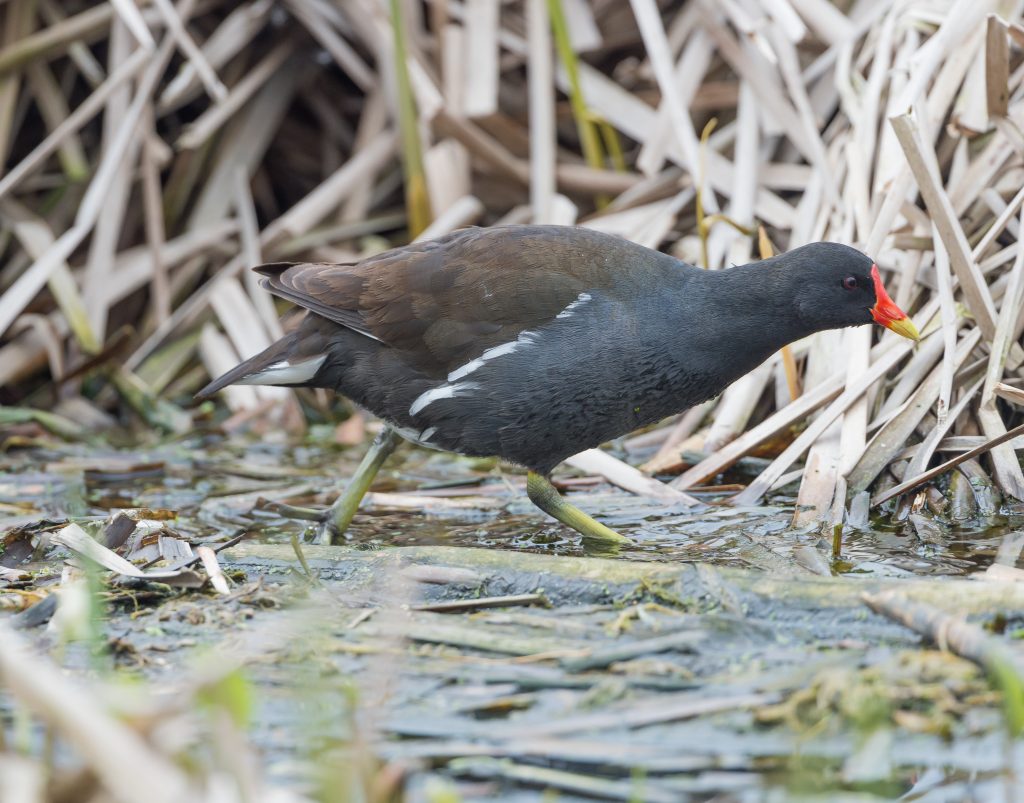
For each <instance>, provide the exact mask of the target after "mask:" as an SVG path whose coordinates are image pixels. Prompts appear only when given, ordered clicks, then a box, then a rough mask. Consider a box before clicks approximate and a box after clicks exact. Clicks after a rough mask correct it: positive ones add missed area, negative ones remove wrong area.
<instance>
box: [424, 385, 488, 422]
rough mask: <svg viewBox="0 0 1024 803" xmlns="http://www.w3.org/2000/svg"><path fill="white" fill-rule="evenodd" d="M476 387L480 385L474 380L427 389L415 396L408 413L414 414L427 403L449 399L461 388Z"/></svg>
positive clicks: (471, 388) (470, 388)
mask: <svg viewBox="0 0 1024 803" xmlns="http://www.w3.org/2000/svg"><path fill="white" fill-rule="evenodd" d="M478 387H480V386H479V385H478V384H477V383H476V382H460V383H459V384H457V385H441V387H439V388H433V389H432V390H428V391H427V392H426V393H421V394H420V395H419V396H417V397H416V400H415V401H414V402H413V403H412V407H410V408H409V415H416V413H418V412H420V410H422V409H423V408H424V407H426V406H427V405H428V404H433V403H434V402H436V401H438V400H439V399H450V398H452V397H454V396H455V395H456V394H457V393H458V392H459V391H461V390H475V389H476V388H478Z"/></svg>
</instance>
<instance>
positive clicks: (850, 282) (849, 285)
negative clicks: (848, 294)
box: [843, 276, 857, 290]
mask: <svg viewBox="0 0 1024 803" xmlns="http://www.w3.org/2000/svg"><path fill="white" fill-rule="evenodd" d="M843 289H844V290H856V289H857V279H856V277H854V276H847V277H846V278H845V279H843Z"/></svg>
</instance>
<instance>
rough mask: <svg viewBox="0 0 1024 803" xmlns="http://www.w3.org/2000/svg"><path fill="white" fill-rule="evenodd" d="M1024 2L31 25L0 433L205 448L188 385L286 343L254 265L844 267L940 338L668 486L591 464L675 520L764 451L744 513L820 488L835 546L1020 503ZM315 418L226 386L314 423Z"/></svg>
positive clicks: (810, 520) (258, 417)
mask: <svg viewBox="0 0 1024 803" xmlns="http://www.w3.org/2000/svg"><path fill="white" fill-rule="evenodd" d="M1022 8H1024V0H1000V2H995V1H994V0H974V1H973V2H964V1H963V0H957V1H956V2H951V3H947V2H938V3H936V2H901V3H895V4H894V3H890V2H887V0H856V1H855V2H853V3H839V4H833V3H831V2H828V0H762V2H759V3H758V2H754V0H740V1H739V2H728V3H713V2H710V0H694V1H693V2H688V3H660V4H659V3H657V2H655V0H631V2H629V3H623V2H611V1H610V0H596V2H591V3H588V2H584V0H525V1H524V2H508V3H502V4H497V3H493V2H490V0H464V1H463V2H458V1H457V0H434V2H430V3H425V4H421V3H413V2H405V1H404V0H391V2H388V3H384V2H383V0H346V2H344V3H333V4H332V3H327V2H322V1H321V0H287V2H284V3H271V2H269V0H252V1H251V2H246V3H241V4H236V3H225V2H219V0H180V1H179V2H178V3H177V4H175V5H172V4H171V3H170V2H169V0H154V2H152V3H141V4H135V3H131V2H127V0H119V1H118V2H111V3H109V4H105V3H101V4H90V3H85V2H68V3H60V4H58V3H54V2H52V0H38V2H28V0H7V2H4V3H0V20H2V24H0V31H2V37H0V38H2V40H0V164H4V165H6V168H5V171H4V173H3V174H2V177H0V255H2V259H0V288H2V290H3V295H2V297H0V335H2V338H3V344H2V346H0V394H2V395H0V401H2V402H3V403H4V404H5V405H6V408H5V409H4V410H3V412H2V414H3V416H5V417H6V420H7V421H21V420H27V419H32V420H34V421H36V422H37V423H38V424H39V425H41V426H44V427H48V428H50V429H56V430H57V431H58V432H61V434H72V435H73V434H75V433H76V432H78V431H80V430H81V428H82V427H83V423H82V422H83V421H86V420H92V419H93V418H100V417H102V416H103V415H106V414H108V413H111V412H115V413H118V414H127V412H126V411H128V410H134V411H135V414H137V415H138V416H141V417H142V418H143V419H144V420H145V421H146V422H147V424H148V425H149V426H151V427H156V428H158V429H161V430H164V431H172V432H173V431H177V432H180V431H184V430H187V429H188V428H189V427H190V426H191V425H192V423H193V419H194V416H195V415H196V414H197V411H195V410H193V409H190V408H189V407H188V406H187V404H188V402H187V399H188V397H189V395H190V393H191V392H192V391H194V390H195V389H197V388H198V387H199V386H201V384H203V382H204V381H205V380H206V378H207V376H209V375H216V374H218V373H219V372H220V371H222V370H224V369H226V368H227V367H230V366H231V365H233V364H234V363H235V362H236V361H238V360H239V359H240V358H244V357H247V356H250V355H251V354H253V353H255V352H257V351H259V350H261V349H262V348H263V347H265V346H266V345H267V344H268V343H269V342H270V341H271V340H272V339H273V338H275V337H276V336H278V335H279V333H280V324H279V322H278V319H277V310H276V309H275V307H274V305H273V303H272V302H271V300H270V299H269V298H268V296H267V295H266V294H265V293H264V292H263V291H262V290H260V289H259V288H258V286H257V285H256V284H255V282H254V279H253V276H252V275H251V273H250V272H249V271H248V270H247V268H248V267H249V266H251V265H254V264H258V263H260V262H264V261H274V260H295V259H309V260H330V261H339V260H351V259H357V258H359V257H360V256H362V255H366V254H368V253H371V252H374V251H378V250H381V249H383V248H386V247H388V246H390V245H398V244H401V243H404V242H407V241H409V240H410V239H414V238H417V237H432V236H436V235H439V234H442V233H444V232H447V231H450V230H452V229H454V228H458V227H460V226H465V225H470V224H476V225H492V224H497V223H508V222H530V221H533V222H544V223H560V224H577V225H581V226H587V227H592V228H595V229H600V230H603V231H608V232H613V233H616V234H619V235H622V236H623V237H627V238H629V239H631V240H634V241H636V242H639V243H642V244H644V245H647V246H650V247H652V248H659V249H662V250H665V251H668V252H669V253H672V254H674V255H676V256H678V257H680V258H681V259H684V260H687V261H690V262H694V263H698V264H703V265H704V266H705V267H706V268H707V269H709V270H718V269H722V268H724V267H726V266H728V265H729V264H732V263H742V262H746V261H749V260H751V259H754V258H757V257H759V256H763V255H765V254H767V253H769V252H770V251H772V250H784V249H790V248H794V247H796V246H799V245H801V244H803V243H807V242H810V241H814V240H834V241H839V242H845V243H850V244H853V245H855V246H857V247H859V248H861V249H863V250H864V251H866V252H867V253H869V254H871V255H872V256H873V257H874V258H875V259H876V260H877V263H878V265H879V266H880V268H881V269H882V272H883V277H884V278H885V280H886V283H887V285H888V286H889V287H890V289H891V292H892V293H893V296H894V298H895V300H896V302H897V303H898V304H899V305H900V306H901V307H903V308H904V309H907V310H908V311H909V312H911V314H912V317H913V318H914V320H915V323H916V325H917V327H918V328H919V329H920V330H921V331H922V332H923V333H924V339H923V340H922V342H921V343H920V344H918V345H914V344H911V343H909V342H907V341H903V340H900V339H899V338H897V337H896V336H894V335H891V334H889V333H884V334H883V333H881V332H880V331H879V330H877V329H870V328H868V327H861V328H859V329H856V330H848V331H835V332H825V333H821V334H818V335H815V336H814V337H813V338H810V339H808V340H807V341H805V342H801V343H797V344H794V346H793V347H792V348H791V349H787V351H786V352H784V353H782V354H780V355H778V357H777V358H775V359H773V360H771V361H769V362H768V363H767V364H766V365H764V366H763V367H761V368H759V369H758V370H756V371H754V372H753V373H752V374H750V375H749V376H747V377H745V378H743V379H742V380H740V381H739V382H737V383H736V384H735V385H733V386H732V387H730V388H729V389H728V390H727V391H726V392H724V393H723V394H722V395H721V397H720V398H718V399H715V400H713V401H711V402H708V403H706V404H704V405H702V406H700V407H699V408H697V409H696V410H693V411H690V412H688V413H684V414H683V415H682V416H680V417H679V418H678V419H677V420H675V421H671V422H666V423H665V424H664V425H663V426H661V427H660V428H658V429H656V430H654V431H653V432H648V433H644V434H643V436H642V439H643V440H642V442H643V444H645V445H646V446H647V447H651V446H654V447H657V449H656V453H655V454H653V456H649V459H648V460H647V461H646V462H645V463H644V464H643V465H642V466H640V468H641V470H642V471H643V472H644V473H646V474H647V475H648V476H647V477H644V476H642V475H638V474H637V473H636V472H635V471H634V472H632V473H631V474H629V475H628V476H625V477H619V476H618V473H617V472H618V471H619V470H620V469H622V466H621V465H616V464H615V461H614V460H611V459H610V458H609V459H607V460H598V461H596V462H595V461H594V459H593V458H594V456H593V455H590V456H587V455H584V456H582V457H581V458H580V460H579V461H575V462H579V463H580V464H581V465H584V466H594V465H599V466H600V468H597V469H595V470H596V471H597V472H598V473H605V474H606V475H608V476H610V477H612V478H613V481H618V482H620V483H621V484H623V485H624V486H626V487H631V488H633V489H635V490H639V491H640V492H644V493H654V495H657V494H659V493H660V494H662V495H664V496H666V497H669V498H676V499H679V498H681V497H682V494H681V493H679V492H682V491H685V490H688V489H693V488H695V487H700V486H701V485H703V484H706V483H709V482H711V483H713V482H715V481H716V479H715V478H716V477H717V476H718V475H720V474H721V473H722V472H723V471H724V470H726V469H728V468H729V467H730V466H731V465H733V464H734V463H736V462H737V461H738V460H740V459H741V458H743V457H745V456H748V455H750V454H753V453H758V454H761V455H764V454H768V455H770V456H771V461H770V462H769V463H768V464H767V465H765V466H764V468H763V470H762V471H761V472H760V474H759V476H757V477H756V478H754V479H753V480H752V481H750V482H749V483H747V484H745V486H744V487H743V488H742V490H740V491H739V492H738V493H737V494H736V496H734V497H733V501H734V502H738V503H742V504H753V503H757V502H758V501H759V500H760V499H761V498H762V497H763V496H764V495H765V494H766V493H767V492H768V491H770V490H771V489H773V488H776V487H779V486H780V485H781V484H785V483H788V482H794V481H796V480H799V483H800V485H799V493H798V498H797V502H798V506H797V513H796V514H795V524H797V525H810V524H813V525H819V524H820V525H822V526H825V527H826V528H829V529H832V528H834V527H835V526H836V525H841V524H844V523H846V524H847V525H848V526H854V527H856V526H859V525H860V526H862V525H865V524H866V522H867V520H868V517H869V515H870V513H871V510H872V508H875V507H878V506H880V505H882V506H887V508H888V509H889V510H894V509H895V510H896V511H897V512H898V513H900V514H901V515H905V514H907V513H908V512H920V511H922V510H925V511H926V512H927V508H928V507H930V508H931V509H932V510H935V511H938V510H940V509H943V508H944V506H945V504H946V501H945V500H946V499H947V498H952V499H953V500H954V502H956V501H957V500H959V501H960V502H962V503H963V504H965V505H967V506H968V507H970V505H974V506H975V508H974V509H976V508H977V505H978V504H979V502H982V503H983V502H984V500H986V499H987V500H989V501H990V502H991V500H992V499H995V498H996V497H998V496H1001V497H1002V498H1003V499H1004V500H1005V501H1006V502H1008V503H1011V504H1012V503H1014V502H1019V501H1021V500H1024V474H1022V471H1021V466H1020V462H1019V460H1018V458H1017V456H1016V453H1015V451H1014V450H1015V448H1016V449H1019V448H1024V439H1021V438H1020V437H1019V433H1020V422H1021V420H1022V417H1021V414H1020V405H1021V402H1022V400H1024V390H1021V384H1022V383H1021V380H1022V378H1024V373H1022V368H1021V366H1022V363H1024V348H1022V341H1021V335H1022V330H1024V303H1022V301H1024V241H1022V240H1020V239H1019V237H1020V233H1021V226H1022V220H1024V213H1022V205H1024V190H1022V189H1021V187H1022V186H1024V161H1022V157H1024V133H1022V125H1024V85H1022V84H1024V57H1022V51H1021V48H1022V45H1024V27H1022V25H1021V23H1020V16H1021V11H1022ZM509 269H514V266H510V268H509ZM316 401H317V399H315V398H314V397H312V396H308V397H303V398H302V399H300V398H297V396H296V394H294V393H293V392H291V391H286V390H282V389H274V388H268V389H254V388H249V387H239V388H231V389H229V390H228V391H227V392H226V393H225V394H224V395H223V402H224V403H225V404H226V405H227V407H228V408H230V410H231V411H232V412H233V413H234V415H233V417H232V419H230V420H231V422H232V423H233V424H234V425H241V424H243V423H248V424H249V425H256V424H259V423H260V422H263V425H264V426H284V427H286V428H291V429H301V427H302V425H303V420H304V416H305V415H308V414H309V411H310V410H311V409H313V408H314V407H315V402H316ZM319 403H320V404H321V406H322V405H323V404H324V401H323V399H322V398H321V399H319ZM94 414H95V415H94ZM199 414H203V415H205V414H206V411H205V410H200V411H199ZM268 422H269V423H268ZM349 434H350V435H351V433H349ZM356 437H358V432H357V433H356ZM630 443H637V441H633V442H630V441H627V446H628V445H630ZM609 461H610V462H609ZM673 474H675V475H677V476H675V477H674V478H672V477H671V476H670V475H673ZM650 476H657V477H659V478H660V479H661V480H662V481H663V482H659V483H658V485H656V486H655V485H653V484H652V483H651V481H650V479H649V478H650ZM666 483H667V484H666ZM652 488H654V491H652V490H651V489H652ZM944 495H945V496H944ZM975 497H976V498H975ZM972 500H973V501H972ZM997 502H998V500H997Z"/></svg>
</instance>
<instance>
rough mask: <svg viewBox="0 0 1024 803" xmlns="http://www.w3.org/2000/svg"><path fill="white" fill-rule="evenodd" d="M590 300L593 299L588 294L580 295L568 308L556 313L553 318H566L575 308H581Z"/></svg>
mask: <svg viewBox="0 0 1024 803" xmlns="http://www.w3.org/2000/svg"><path fill="white" fill-rule="evenodd" d="M591 298H593V296H591V295H590V293H580V294H579V296H577V297H576V300H575V301H573V302H572V303H571V304H570V305H569V306H568V307H566V308H565V309H564V310H562V311H561V312H560V313H558V314H557V315H556V316H555V317H556V318H568V317H569V316H571V315H572V314H573V313H574V312H575V311H576V308H577V307H581V306H583V305H584V304H586V303H587V302H588V301H590V299H591Z"/></svg>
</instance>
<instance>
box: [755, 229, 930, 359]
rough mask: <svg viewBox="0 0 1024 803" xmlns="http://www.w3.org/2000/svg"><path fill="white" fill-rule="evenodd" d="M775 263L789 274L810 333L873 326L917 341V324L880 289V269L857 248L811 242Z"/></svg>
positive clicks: (787, 276)
mask: <svg viewBox="0 0 1024 803" xmlns="http://www.w3.org/2000/svg"><path fill="white" fill-rule="evenodd" d="M775 260H777V265H778V267H779V268H780V269H781V270H783V271H785V273H786V278H787V282H786V284H787V285H788V287H789V292H791V293H792V299H793V302H794V305H795V307H796V311H797V315H798V317H799V318H800V321H801V323H803V324H804V325H805V326H807V327H808V328H809V329H810V330H812V331H820V330H822V329H839V328H842V327H844V326H860V325H862V324H865V323H871V322H875V323H878V324H881V325H882V326H884V327H886V328H887V329H891V330H892V331H894V332H896V333H897V334H900V335H903V336H904V337H909V338H912V339H914V340H916V339H917V338H918V334H917V330H916V329H915V328H914V324H913V323H912V322H911V321H910V319H909V318H908V317H907V315H906V313H904V312H903V311H902V310H901V309H900V308H899V307H897V306H896V304H894V303H893V300H892V299H891V298H889V294H888V293H887V292H886V291H885V287H883V286H882V279H881V276H880V274H879V272H878V267H877V266H876V265H875V263H874V262H873V261H872V260H871V259H870V258H869V257H867V256H865V255H864V254H862V253H861V252H860V251H858V250H856V249H855V248H850V247H849V246H846V245H839V244H838V243H811V244H809V245H805V246H802V247H800V248H797V249H794V250H793V251H790V252H788V253H786V254H782V255H781V256H778V257H776V258H775Z"/></svg>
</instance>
